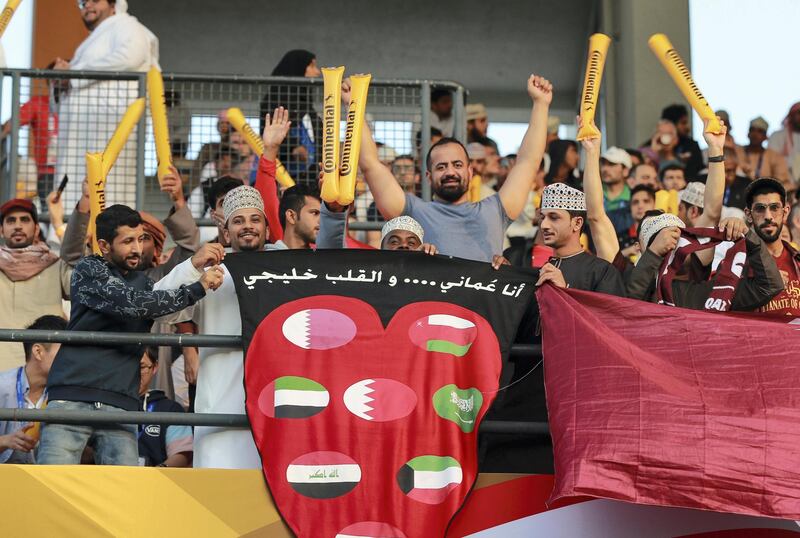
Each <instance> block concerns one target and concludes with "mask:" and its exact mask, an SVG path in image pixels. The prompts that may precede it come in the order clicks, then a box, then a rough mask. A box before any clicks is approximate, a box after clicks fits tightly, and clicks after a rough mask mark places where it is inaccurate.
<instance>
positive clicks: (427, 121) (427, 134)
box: [419, 80, 431, 201]
mask: <svg viewBox="0 0 800 538" xmlns="http://www.w3.org/2000/svg"><path fill="white" fill-rule="evenodd" d="M420 92H422V94H421V95H420V102H421V103H422V104H421V106H422V125H421V127H420V137H419V139H420V155H419V169H420V174H421V175H422V178H421V183H422V199H423V200H427V201H430V199H431V182H430V181H428V179H427V174H426V172H427V171H428V163H427V160H426V159H425V157H427V155H428V150H429V149H430V147H431V83H430V82H428V81H427V80H425V81H423V82H422V87H421V89H420Z"/></svg>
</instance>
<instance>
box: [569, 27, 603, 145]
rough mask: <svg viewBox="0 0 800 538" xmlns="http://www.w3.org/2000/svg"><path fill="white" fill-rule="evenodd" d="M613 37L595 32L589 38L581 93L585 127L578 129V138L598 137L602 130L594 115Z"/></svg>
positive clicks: (582, 116) (581, 113) (582, 115)
mask: <svg viewBox="0 0 800 538" xmlns="http://www.w3.org/2000/svg"><path fill="white" fill-rule="evenodd" d="M610 44H611V38H610V37H608V36H607V35H605V34H593V35H592V36H591V37H590V38H589V55H588V56H587V57H586V75H585V76H584V79H583V92H582V93H581V110H580V116H581V118H582V119H583V127H581V129H580V130H579V131H578V136H577V139H578V140H583V139H585V138H596V137H599V136H600V131H599V130H598V129H597V127H595V126H594V115H595V112H596V110H597V98H598V96H599V95H600V83H601V81H602V80H603V68H604V67H605V65H606V53H608V46H609V45H610Z"/></svg>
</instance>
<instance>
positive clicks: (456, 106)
mask: <svg viewBox="0 0 800 538" xmlns="http://www.w3.org/2000/svg"><path fill="white" fill-rule="evenodd" d="M453 136H454V137H455V138H456V139H458V141H459V142H461V143H462V144H466V143H467V118H466V108H465V107H464V87H463V86H461V85H459V86H458V88H456V95H455V98H454V103H453Z"/></svg>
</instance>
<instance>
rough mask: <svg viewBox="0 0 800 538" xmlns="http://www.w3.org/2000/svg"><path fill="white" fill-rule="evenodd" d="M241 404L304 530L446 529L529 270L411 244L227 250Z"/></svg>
mask: <svg viewBox="0 0 800 538" xmlns="http://www.w3.org/2000/svg"><path fill="white" fill-rule="evenodd" d="M225 266H226V267H227V269H228V270H229V271H230V273H231V275H232V276H233V280H234V283H235V284H236V290H237V295H238V298H239V307H240V309H241V313H242V337H243V340H244V347H245V357H246V358H245V389H246V395H247V414H248V417H249V418H250V424H251V426H252V430H253V436H254V438H255V441H256V446H257V447H258V450H259V452H260V454H261V459H262V463H263V468H264V474H265V476H266V479H267V484H268V485H269V488H270V491H271V493H272V497H273V499H274V500H275V504H276V506H277V508H278V510H279V511H280V513H281V515H282V516H283V518H284V519H285V521H286V522H287V523H288V525H289V526H290V527H291V529H292V530H293V531H294V532H295V533H296V534H297V535H298V536H301V537H305V536H309V537H317V536H323V537H329V538H333V537H335V536H339V537H343V538H344V537H350V536H358V537H367V536H371V537H376V538H377V537H381V538H401V537H409V538H410V537H417V536H426V537H427V536H444V534H445V531H446V529H447V527H448V525H449V522H450V521H451V519H452V518H453V516H454V515H455V513H456V512H457V511H458V509H459V508H460V507H461V506H462V505H463V503H464V500H465V499H466V497H467V495H468V493H469V492H470V490H471V488H472V486H473V484H474V482H475V478H476V476H477V471H478V456H477V438H478V426H479V424H480V422H481V420H482V419H483V417H484V416H485V414H486V411H487V410H488V409H489V407H490V406H491V404H492V402H493V401H494V398H495V395H496V393H497V391H498V388H499V379H500V373H501V368H502V360H503V358H504V357H505V356H506V355H507V353H508V351H509V348H510V345H511V341H512V339H513V337H514V335H515V333H516V330H517V326H518V324H519V322H520V319H521V317H522V314H523V312H524V310H525V308H526V306H527V305H528V304H530V303H531V301H532V299H533V287H534V286H533V285H534V283H535V282H536V272H534V271H531V270H525V269H516V268H511V267H502V268H501V269H500V270H499V271H495V270H494V269H492V267H491V265H490V264H488V263H477V262H471V261H466V260H458V259H448V258H445V257H443V256H436V257H434V256H428V255H425V254H423V253H420V252H386V251H377V250H373V251H365V250H326V251H319V252H312V251H297V250H295V251H284V252H253V253H241V254H235V255H230V256H226V258H225Z"/></svg>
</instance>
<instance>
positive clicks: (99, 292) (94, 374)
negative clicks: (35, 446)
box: [38, 205, 222, 465]
mask: <svg viewBox="0 0 800 538" xmlns="http://www.w3.org/2000/svg"><path fill="white" fill-rule="evenodd" d="M96 233H97V242H98V243H99V246H100V252H101V253H102V254H101V255H95V256H88V257H86V258H83V259H82V260H81V261H80V262H78V264H77V265H76V266H75V270H74V272H73V274H72V284H71V288H72V291H71V295H72V312H71V316H70V321H69V324H68V325H67V329H68V330H70V331H96V332H98V333H103V332H131V333H143V332H147V331H149V330H150V326H151V325H152V323H153V319H155V318H157V317H160V316H165V315H168V314H172V313H174V312H178V311H180V310H182V309H185V308H186V307H188V306H191V305H193V304H195V303H196V302H197V301H199V300H200V299H202V298H203V297H205V295H206V290H209V289H216V288H217V287H218V286H219V285H220V284H221V283H222V270H221V269H220V268H219V267H216V266H215V267H212V268H211V269H209V270H208V271H207V272H205V273H201V274H199V275H198V277H197V278H195V279H194V280H192V281H191V282H188V283H187V285H185V286H180V287H176V288H177V289H168V290H165V289H162V290H160V291H157V290H154V289H153V281H152V280H150V279H149V278H147V276H145V275H144V273H142V272H140V271H137V268H138V267H139V264H140V262H141V258H142V244H143V242H144V228H143V227H142V218H141V216H139V213H137V212H136V211H134V210H133V209H131V208H129V207H127V206H123V205H113V206H111V207H109V208H108V209H106V210H105V211H103V212H102V213H100V215H98V217H97V221H96ZM190 263H191V262H190ZM143 351H144V346H141V345H136V344H132V345H125V346H117V345H108V346H106V345H101V344H95V345H91V344H90V345H71V344H64V345H62V346H61V348H60V349H59V351H58V354H57V355H56V358H55V362H54V363H53V366H52V367H51V369H50V375H49V376H48V380H47V392H48V395H49V399H50V403H49V405H48V407H49V408H50V409H56V410H58V409H63V410H72V411H90V412H93V413H103V412H106V411H116V410H126V411H135V410H136V409H138V407H139V361H140V359H141V358H142V353H143ZM87 444H90V445H91V446H92V447H93V448H94V453H95V461H96V463H99V464H104V465H136V464H137V463H138V454H137V448H136V427H135V426H133V425H131V424H121V425H116V426H104V427H102V428H95V427H93V426H84V425H67V424H53V423H50V424H45V425H44V427H43V428H42V440H41V445H40V447H39V454H38V461H39V462H40V463H43V464H51V465H52V464H60V465H69V464H78V463H80V460H81V455H82V454H83V450H84V448H85V447H86V446H87Z"/></svg>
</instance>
